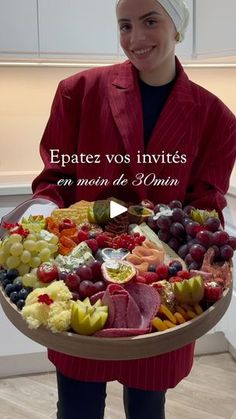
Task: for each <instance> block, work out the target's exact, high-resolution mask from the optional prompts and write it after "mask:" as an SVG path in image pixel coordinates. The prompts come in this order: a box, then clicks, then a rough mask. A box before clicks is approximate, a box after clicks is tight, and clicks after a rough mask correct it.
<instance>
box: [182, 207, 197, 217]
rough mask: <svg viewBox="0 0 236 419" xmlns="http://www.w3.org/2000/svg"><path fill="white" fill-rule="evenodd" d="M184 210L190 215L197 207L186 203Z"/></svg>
mask: <svg viewBox="0 0 236 419" xmlns="http://www.w3.org/2000/svg"><path fill="white" fill-rule="evenodd" d="M183 210H184V212H185V214H187V215H190V214H191V211H194V210H195V207H193V206H192V205H186V206H185V207H184V208H183Z"/></svg>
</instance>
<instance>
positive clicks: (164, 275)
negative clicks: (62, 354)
mask: <svg viewBox="0 0 236 419" xmlns="http://www.w3.org/2000/svg"><path fill="white" fill-rule="evenodd" d="M156 273H157V275H158V279H168V278H169V267H168V266H166V265H165V264H164V263H160V264H159V265H158V267H157V269H156Z"/></svg>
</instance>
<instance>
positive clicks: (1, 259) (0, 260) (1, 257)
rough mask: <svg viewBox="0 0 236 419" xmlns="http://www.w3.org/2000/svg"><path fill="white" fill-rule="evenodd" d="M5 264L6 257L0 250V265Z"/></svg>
mask: <svg viewBox="0 0 236 419" xmlns="http://www.w3.org/2000/svg"><path fill="white" fill-rule="evenodd" d="M5 262H6V256H5V252H4V250H2V249H1V250H0V265H3V264H4V263H5Z"/></svg>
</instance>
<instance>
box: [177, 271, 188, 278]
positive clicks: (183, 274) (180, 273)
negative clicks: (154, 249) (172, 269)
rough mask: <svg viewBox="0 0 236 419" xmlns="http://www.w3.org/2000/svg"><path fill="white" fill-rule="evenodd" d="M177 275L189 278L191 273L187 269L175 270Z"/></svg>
mask: <svg viewBox="0 0 236 419" xmlns="http://www.w3.org/2000/svg"><path fill="white" fill-rule="evenodd" d="M177 276H179V277H180V278H182V279H189V278H191V275H190V273H189V272H188V271H179V272H177Z"/></svg>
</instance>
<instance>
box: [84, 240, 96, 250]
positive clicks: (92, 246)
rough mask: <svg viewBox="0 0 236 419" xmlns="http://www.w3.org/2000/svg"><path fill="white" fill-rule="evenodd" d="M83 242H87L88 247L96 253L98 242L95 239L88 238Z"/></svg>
mask: <svg viewBox="0 0 236 419" xmlns="http://www.w3.org/2000/svg"><path fill="white" fill-rule="evenodd" d="M85 242H86V243H87V245H88V246H89V247H90V249H91V250H92V252H93V253H96V252H97V250H98V243H97V240H96V239H88V240H85Z"/></svg>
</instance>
